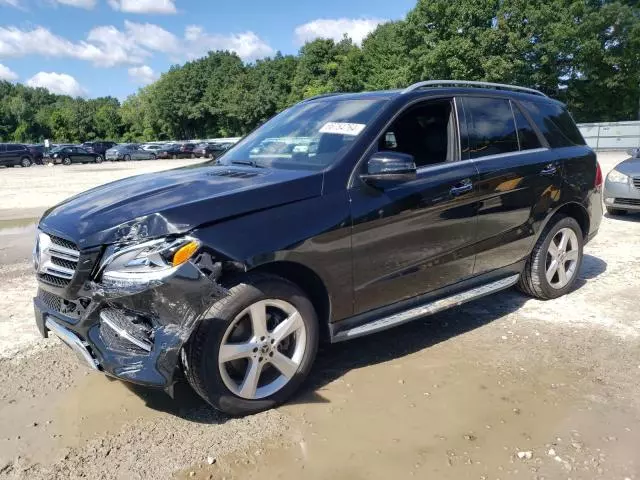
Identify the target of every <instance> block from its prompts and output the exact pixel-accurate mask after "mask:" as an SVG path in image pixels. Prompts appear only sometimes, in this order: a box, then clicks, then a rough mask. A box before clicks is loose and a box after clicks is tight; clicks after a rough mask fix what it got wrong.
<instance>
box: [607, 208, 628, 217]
mask: <svg viewBox="0 0 640 480" xmlns="http://www.w3.org/2000/svg"><path fill="white" fill-rule="evenodd" d="M607 213H608V214H609V215H626V214H627V211H626V210H622V209H621V208H611V207H607Z"/></svg>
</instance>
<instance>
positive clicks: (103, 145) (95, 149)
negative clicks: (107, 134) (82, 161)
mask: <svg viewBox="0 0 640 480" xmlns="http://www.w3.org/2000/svg"><path fill="white" fill-rule="evenodd" d="M116 145H117V143H116V142H84V143H83V144H82V145H81V147H82V148H84V149H85V150H87V151H88V152H90V153H97V154H98V155H100V157H102V158H104V157H105V154H106V153H107V150H109V149H110V148H113V147H115V146H116Z"/></svg>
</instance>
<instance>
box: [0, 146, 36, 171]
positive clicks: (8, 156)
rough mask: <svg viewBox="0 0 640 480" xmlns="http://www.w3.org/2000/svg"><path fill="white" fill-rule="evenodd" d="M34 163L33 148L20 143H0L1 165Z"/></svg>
mask: <svg viewBox="0 0 640 480" xmlns="http://www.w3.org/2000/svg"><path fill="white" fill-rule="evenodd" d="M33 163H34V157H33V154H32V153H31V150H29V148H28V147H27V146H26V145H22V144H20V143H0V165H2V166H5V167H13V166H16V165H21V166H23V167H30V166H31V165H33Z"/></svg>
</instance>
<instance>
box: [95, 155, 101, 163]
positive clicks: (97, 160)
mask: <svg viewBox="0 0 640 480" xmlns="http://www.w3.org/2000/svg"><path fill="white" fill-rule="evenodd" d="M96 163H102V157H101V156H100V155H98V156H97V157H96Z"/></svg>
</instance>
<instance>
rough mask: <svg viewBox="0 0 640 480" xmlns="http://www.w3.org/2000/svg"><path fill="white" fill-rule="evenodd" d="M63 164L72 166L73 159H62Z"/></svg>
mask: <svg viewBox="0 0 640 480" xmlns="http://www.w3.org/2000/svg"><path fill="white" fill-rule="evenodd" d="M62 164H63V165H66V166H67V167H68V166H69V165H71V159H70V158H69V157H64V158H63V159H62Z"/></svg>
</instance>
